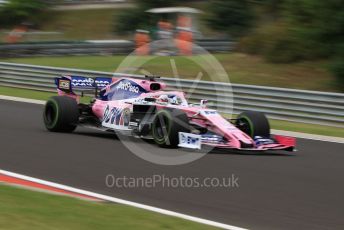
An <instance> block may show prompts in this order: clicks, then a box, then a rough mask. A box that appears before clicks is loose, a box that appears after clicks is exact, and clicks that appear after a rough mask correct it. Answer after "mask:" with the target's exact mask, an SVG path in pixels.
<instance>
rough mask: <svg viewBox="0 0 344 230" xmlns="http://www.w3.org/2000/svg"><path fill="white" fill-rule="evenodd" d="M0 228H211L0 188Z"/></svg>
mask: <svg viewBox="0 0 344 230" xmlns="http://www.w3.org/2000/svg"><path fill="white" fill-rule="evenodd" d="M0 229H6V230H21V229H25V230H30V229H33V230H36V229H44V230H50V229H51V230H53V229H73V230H78V229H80V230H87V229H92V230H93V229H102V230H106V229H111V230H112V229H128V230H129V229H143V230H144V229H186V230H187V229H215V228H211V227H209V226H206V225H201V224H197V223H194V222H190V221H186V220H183V219H179V218H174V217H169V216H165V215H161V214H157V213H153V212H149V211H145V210H142V209H137V208H133V207H129V206H124V205H119V204H110V203H95V202H89V201H84V200H79V199H75V198H70V197H65V196H57V195H51V194H46V193H41V192H34V191H30V190H24V189H20V188H16V187H10V186H5V185H0Z"/></svg>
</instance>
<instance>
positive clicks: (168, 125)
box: [152, 109, 190, 148]
mask: <svg viewBox="0 0 344 230" xmlns="http://www.w3.org/2000/svg"><path fill="white" fill-rule="evenodd" d="M179 132H190V125H189V119H188V117H187V115H186V114H185V113H184V112H183V111H180V110H177V109H172V110H167V109H163V110H159V111H158V112H157V113H156V114H155V117H154V120H153V123H152V136H153V139H154V142H155V143H156V144H158V145H159V146H160V147H170V148H176V147H177V146H178V144H179V137H178V133H179Z"/></svg>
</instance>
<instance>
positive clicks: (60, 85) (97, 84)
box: [55, 75, 113, 95]
mask: <svg viewBox="0 0 344 230" xmlns="http://www.w3.org/2000/svg"><path fill="white" fill-rule="evenodd" d="M112 81H113V79H112V78H109V77H96V78H91V77H83V76H70V75H66V76H62V77H57V78H55V84H56V86H57V90H58V92H59V93H60V92H61V93H65V94H72V95H75V92H74V90H78V91H81V92H83V91H87V90H92V91H93V90H95V92H96V93H97V91H98V89H103V88H105V87H106V86H107V85H109V84H111V82H112Z"/></svg>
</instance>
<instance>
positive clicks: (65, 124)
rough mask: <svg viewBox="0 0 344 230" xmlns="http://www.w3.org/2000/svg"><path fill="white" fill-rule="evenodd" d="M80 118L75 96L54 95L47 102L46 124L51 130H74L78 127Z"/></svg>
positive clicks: (44, 117) (45, 111)
mask: <svg viewBox="0 0 344 230" xmlns="http://www.w3.org/2000/svg"><path fill="white" fill-rule="evenodd" d="M78 119H79V110H78V104H77V102H76V100H75V99H73V98H70V97H66V96H54V97H51V98H49V99H48V101H47V103H46V104H45V107H44V112H43V120H44V125H45V127H46V128H47V129H48V130H49V131H51V132H72V131H74V130H75V128H76V127H77V123H78Z"/></svg>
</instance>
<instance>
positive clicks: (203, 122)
mask: <svg viewBox="0 0 344 230" xmlns="http://www.w3.org/2000/svg"><path fill="white" fill-rule="evenodd" d="M123 79H128V80H130V81H133V82H135V83H136V84H137V85H140V86H141V87H142V88H144V89H145V90H146V91H147V93H142V94H140V95H139V96H137V97H135V98H130V99H123V100H110V101H103V100H100V99H96V100H95V102H94V104H93V105H92V111H93V113H94V114H95V115H96V116H97V117H98V118H99V119H100V120H103V117H104V112H105V109H106V107H107V106H109V107H110V108H113V107H116V108H122V109H125V108H127V109H129V110H130V109H132V107H133V105H132V102H133V101H135V100H140V99H143V98H146V97H156V98H157V97H159V96H160V95H163V94H174V95H177V96H179V97H180V98H182V99H183V100H184V101H185V103H183V104H181V105H173V104H159V103H155V104H154V105H155V106H156V107H157V109H163V108H166V107H169V108H176V109H180V110H182V111H184V112H185V113H186V114H187V116H188V117H189V119H190V123H196V124H198V125H199V126H201V127H205V128H207V129H208V130H209V131H211V132H213V133H216V134H217V135H219V136H222V137H224V138H225V139H226V140H227V142H226V143H224V144H219V143H211V142H202V144H205V145H209V146H214V147H218V148H232V149H241V143H240V141H241V142H243V143H244V144H248V145H252V146H253V147H252V148H244V149H245V150H269V149H275V150H277V149H293V148H294V147H295V138H292V137H285V136H280V135H278V136H277V135H276V136H274V139H275V140H276V141H277V143H274V144H263V145H259V146H257V145H256V144H255V142H254V140H253V139H252V138H251V137H250V136H248V135H247V134H245V133H244V132H242V131H241V130H240V129H238V128H237V127H236V126H235V125H233V124H232V123H230V122H229V121H227V120H226V119H225V118H223V117H222V116H221V115H220V114H218V113H217V112H215V113H212V114H205V113H203V112H202V111H214V110H212V109H208V108H206V107H205V106H192V105H188V104H187V102H186V99H185V94H184V93H183V92H180V91H163V89H165V88H166V85H165V84H164V83H161V82H159V84H160V90H157V91H154V90H151V89H150V85H151V84H152V83H155V84H156V83H157V82H155V81H150V80H140V79H132V78H113V79H112V83H111V84H110V85H108V86H106V87H105V88H104V89H103V90H105V92H108V91H109V90H110V87H111V85H113V84H116V83H117V82H119V81H121V80H123ZM58 93H59V95H61V96H69V97H72V98H75V99H76V100H77V101H78V102H79V96H77V95H75V94H67V93H65V92H63V91H61V90H58Z"/></svg>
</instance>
